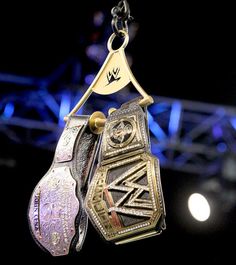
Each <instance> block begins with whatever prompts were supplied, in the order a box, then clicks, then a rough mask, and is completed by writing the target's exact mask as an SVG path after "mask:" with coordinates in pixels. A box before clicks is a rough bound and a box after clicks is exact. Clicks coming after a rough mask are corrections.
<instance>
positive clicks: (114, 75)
mask: <svg viewBox="0 0 236 265" xmlns="http://www.w3.org/2000/svg"><path fill="white" fill-rule="evenodd" d="M119 72H120V68H119V67H118V68H113V70H112V71H109V72H108V73H107V81H108V84H107V86H108V85H110V84H111V83H113V82H114V81H119V80H120V79H121V77H119V76H118V75H119Z"/></svg>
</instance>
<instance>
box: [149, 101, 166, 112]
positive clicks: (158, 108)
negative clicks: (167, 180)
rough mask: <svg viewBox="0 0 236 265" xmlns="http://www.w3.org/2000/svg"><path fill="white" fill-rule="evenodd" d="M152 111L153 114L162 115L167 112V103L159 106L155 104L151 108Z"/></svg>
mask: <svg viewBox="0 0 236 265" xmlns="http://www.w3.org/2000/svg"><path fill="white" fill-rule="evenodd" d="M149 109H150V111H151V112H152V114H154V115H156V114H159V113H162V112H164V111H166V110H167V106H166V104H165V103H158V104H153V105H151V106H150V107H149Z"/></svg>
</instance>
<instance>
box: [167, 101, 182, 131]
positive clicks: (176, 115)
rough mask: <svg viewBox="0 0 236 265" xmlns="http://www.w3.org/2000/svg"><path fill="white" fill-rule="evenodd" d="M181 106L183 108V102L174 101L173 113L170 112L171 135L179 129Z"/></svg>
mask: <svg viewBox="0 0 236 265" xmlns="http://www.w3.org/2000/svg"><path fill="white" fill-rule="evenodd" d="M181 108H182V107H181V103H180V102H179V101H175V102H173V104H172V109H171V113H170V121H169V134H170V136H173V135H175V134H176V133H177V131H178V129H179V123H180V117H181Z"/></svg>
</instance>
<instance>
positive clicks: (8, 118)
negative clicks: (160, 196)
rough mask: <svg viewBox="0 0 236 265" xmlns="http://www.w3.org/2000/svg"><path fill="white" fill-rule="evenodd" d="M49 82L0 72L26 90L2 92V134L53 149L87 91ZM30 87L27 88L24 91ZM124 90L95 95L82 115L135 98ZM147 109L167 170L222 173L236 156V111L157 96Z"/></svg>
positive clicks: (153, 139) (155, 144)
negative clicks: (66, 119) (53, 87)
mask: <svg viewBox="0 0 236 265" xmlns="http://www.w3.org/2000/svg"><path fill="white" fill-rule="evenodd" d="M62 72H63V69H60V71H57V73H58V74H54V76H53V77H52V76H51V78H49V79H42V80H41V79H34V78H28V77H21V76H14V75H6V74H0V82H1V81H2V82H4V83H14V84H18V85H19V86H23V87H24V89H21V90H18V92H14V93H7V94H2V95H1V99H0V133H1V134H5V135H6V136H7V137H8V138H9V139H11V140H12V141H14V142H17V143H21V144H30V145H33V146H36V147H40V148H46V149H50V150H54V149H55V146H56V142H57V140H58V138H59V136H60V134H61V131H62V129H63V127H64V121H63V117H64V116H65V115H66V114H67V113H68V112H69V110H70V109H71V108H72V107H73V106H74V105H75V104H76V102H77V101H78V100H79V99H80V98H81V96H82V95H83V93H84V91H85V88H83V87H75V86H74V87H68V86H67V87H66V86H63V87H62V88H60V89H59V90H57V92H52V91H49V87H50V85H51V81H52V80H53V79H57V77H58V75H60V74H61V73H62ZM26 86H27V87H28V88H27V89H25V87H26ZM136 96H137V95H136V94H132V93H129V91H123V92H122V93H120V94H114V95H110V96H106V97H102V96H99V95H95V94H94V95H92V96H91V98H90V99H89V100H88V102H87V104H86V105H85V106H84V107H83V108H82V109H81V110H80V114H82V113H83V114H90V113H92V112H93V111H97V110H101V111H103V112H104V113H107V112H108V109H109V108H110V107H119V106H120V104H122V103H123V102H125V101H127V100H129V99H131V98H134V97H136ZM153 97H154V100H155V103H154V104H153V105H151V106H150V107H149V108H148V118H149V126H150V132H151V142H152V152H153V154H154V155H156V156H157V157H158V158H159V159H160V162H161V165H162V167H165V168H170V169H173V170H179V171H185V172H189V173H196V174H201V175H207V176H210V175H214V174H217V172H218V171H219V170H220V167H221V164H222V161H223V158H224V157H225V155H228V154H231V153H234V154H235V153H236V108H233V107H228V106H220V105H213V104H206V103H201V102H193V101H186V100H179V99H172V98H165V97H156V96H153Z"/></svg>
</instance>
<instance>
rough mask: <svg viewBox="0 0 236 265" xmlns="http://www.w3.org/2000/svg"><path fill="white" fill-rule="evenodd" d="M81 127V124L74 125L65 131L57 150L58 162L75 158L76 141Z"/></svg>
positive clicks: (56, 159)
mask: <svg viewBox="0 0 236 265" xmlns="http://www.w3.org/2000/svg"><path fill="white" fill-rule="evenodd" d="M81 128H82V127H81V126H74V127H70V128H66V129H65V130H64V131H63V133H62V135H61V138H60V140H59V142H58V144H57V148H56V152H55V161H56V162H65V161H70V160H71V159H72V158H73V150H74V146H75V141H76V139H77V136H78V134H79V132H80V130H81Z"/></svg>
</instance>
